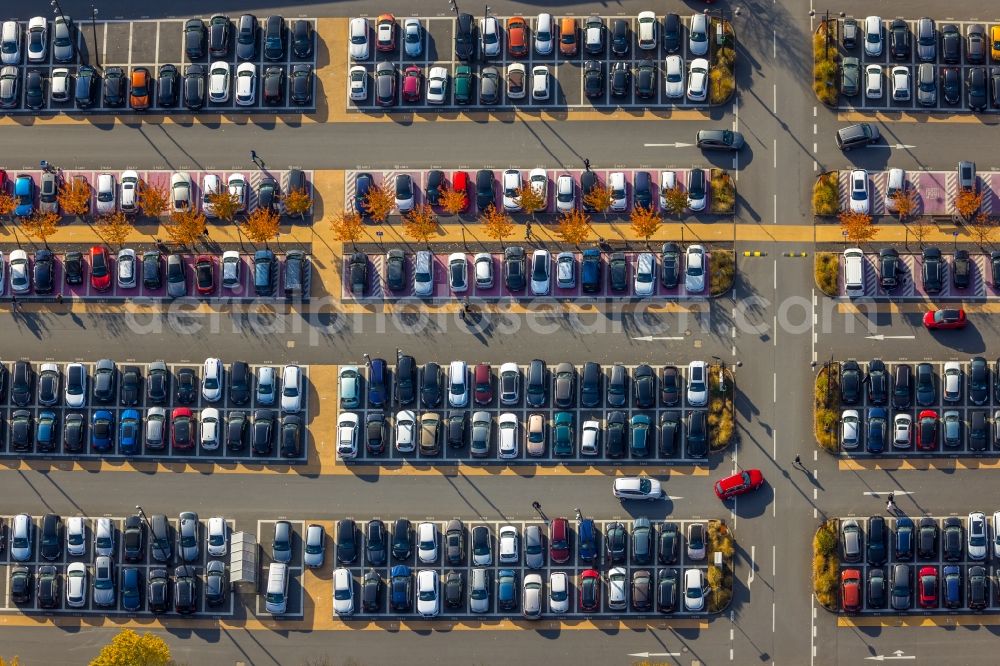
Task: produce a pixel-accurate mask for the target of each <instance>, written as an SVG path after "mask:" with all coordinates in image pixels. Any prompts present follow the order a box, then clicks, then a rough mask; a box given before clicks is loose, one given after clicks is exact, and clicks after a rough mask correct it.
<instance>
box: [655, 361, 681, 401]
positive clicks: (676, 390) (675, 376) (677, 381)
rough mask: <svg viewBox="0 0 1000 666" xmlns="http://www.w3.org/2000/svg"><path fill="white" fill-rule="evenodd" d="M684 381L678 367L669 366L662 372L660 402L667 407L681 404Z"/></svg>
mask: <svg viewBox="0 0 1000 666" xmlns="http://www.w3.org/2000/svg"><path fill="white" fill-rule="evenodd" d="M682 383H683V380H682V378H681V373H680V370H679V369H678V368H677V366H676V365H667V366H664V367H663V369H661V370H660V402H662V403H663V405H664V406H665V407H673V406H675V405H677V404H679V403H680V400H681V386H682Z"/></svg>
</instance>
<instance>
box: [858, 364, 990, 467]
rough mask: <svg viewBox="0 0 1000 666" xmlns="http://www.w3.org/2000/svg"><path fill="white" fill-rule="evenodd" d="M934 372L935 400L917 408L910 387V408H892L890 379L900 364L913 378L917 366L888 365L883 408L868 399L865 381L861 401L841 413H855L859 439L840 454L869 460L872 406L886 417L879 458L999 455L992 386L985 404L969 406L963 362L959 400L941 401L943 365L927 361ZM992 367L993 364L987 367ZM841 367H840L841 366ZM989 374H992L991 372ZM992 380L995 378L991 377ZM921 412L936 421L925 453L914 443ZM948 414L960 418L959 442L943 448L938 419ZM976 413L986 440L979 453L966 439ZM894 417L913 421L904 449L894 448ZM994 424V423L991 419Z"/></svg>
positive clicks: (864, 373)
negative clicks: (983, 421)
mask: <svg viewBox="0 0 1000 666" xmlns="http://www.w3.org/2000/svg"><path fill="white" fill-rule="evenodd" d="M924 363H928V364H929V365H930V366H931V368H932V370H933V373H934V377H933V379H934V400H932V401H928V404H926V405H924V404H921V405H916V402H915V397H916V396H915V393H914V392H913V390H912V387H911V404H912V405H913V406H911V407H910V408H908V409H903V410H897V409H893V408H892V400H891V399H892V390H893V382H892V380H891V378H892V377H894V376H895V372H896V367H897V366H899V365H903V364H906V365H910V366H911V376H912V378H914V379H915V378H916V367H915V366H916V363H914V362H887V363H886V364H885V365H886V369H887V374H888V375H889V378H890V380H889V381H888V386H889V398H890V400H889V402H888V403H886V404H882V405H876V404H875V403H873V402H872V401H871V400H870V397H871V396H870V395H869V392H868V390H867V380H865V381H866V386H865V387H864V388H865V390H863V391H862V396H861V400H860V401H859V402H858V404H856V405H855V404H852V405H848V404H843V405H842V406H841V410H847V409H854V410H857V412H858V416H859V418H860V419H861V421H862V425H864V426H865V427H862V428H861V429H860V431H861V434H862V438H861V441H860V442H859V444H858V447H857V448H855V449H846V448H844V447H843V446H841V455H842V456H850V457H871V456H872V455H873V454H872V453H871V452H870V451H869V446H868V441H867V436H868V433H867V414H868V413H869V408H871V407H883V408H884V409H885V410H886V412H887V414H888V424H887V429H886V442H885V447H884V449H883V451H881V452H880V453H878V455H879V456H886V457H905V458H928V457H940V456H979V457H992V456H997V455H1000V440H997V439H996V436H995V435H994V434H993V426H994V423H993V422H991V417H992V416H993V415H994V411H995V410H997V409H1000V401H998V400H997V398H998V397H1000V396H998V395H996V392H995V390H994V387H992V386H989V382H987V385H988V387H989V389H990V390H988V391H987V393H988V394H989V396H988V398H987V400H986V402H985V403H984V404H982V405H976V404H974V403H972V401H971V400H970V397H969V381H968V379H969V372H968V370H969V363H968V361H963V362H962V363H961V364H960V366H961V375H960V376H959V384H958V386H959V391H960V394H959V398H958V400H955V401H946V400H944V390H943V386H942V381H943V379H942V378H943V377H944V363H943V362H940V361H934V362H928V361H924ZM859 365H860V366H861V369H862V376H864V377H867V375H868V370H867V368H868V364H867V363H861V362H859ZM989 365H990V366H991V368H992V362H990V364H989ZM841 367H842V368H843V364H841ZM990 374H992V372H991V373H990ZM994 381H995V378H994ZM924 410H930V411H932V412H934V414H935V418H936V420H937V430H936V434H937V441H935V443H934V445H933V449H931V450H924V449H922V448H920V447H918V446H917V442H916V435H915V434H914V433H916V431H917V430H918V420H919V418H918V417H919V415H920V413H921V412H923V411H924ZM947 412H956V413H957V415H958V418H959V422H960V427H959V435H960V437H959V443H958V444H956V445H946V444H945V442H944V430H945V428H944V424H943V423H942V422H941V419H943V418H944V415H945V414H946V413H947ZM975 412H981V413H982V415H983V416H985V418H986V433H985V435H986V437H985V441H984V442H983V446H984V448H982V449H981V450H976V448H975V447H974V445H973V444H972V443H971V442H970V437H969V430H970V428H969V426H970V422H971V420H972V415H973V413H975ZM897 414H908V415H909V416H910V417H911V418H912V419H913V424H912V432H911V438H910V444H909V445H908V446H906V447H896V446H894V445H893V423H892V420H893V418H895V416H896V415H897ZM994 421H995V420H994ZM842 433H843V431H841V436H840V439H841V443H842V440H843V434H842Z"/></svg>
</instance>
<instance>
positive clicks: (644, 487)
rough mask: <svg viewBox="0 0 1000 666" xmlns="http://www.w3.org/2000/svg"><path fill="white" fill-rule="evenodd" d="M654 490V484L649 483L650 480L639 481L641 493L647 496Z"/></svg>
mask: <svg viewBox="0 0 1000 666" xmlns="http://www.w3.org/2000/svg"><path fill="white" fill-rule="evenodd" d="M652 488H653V484H652V483H650V482H649V479H639V492H641V493H643V494H644V495H645V494H647V493H649V491H650V490H652Z"/></svg>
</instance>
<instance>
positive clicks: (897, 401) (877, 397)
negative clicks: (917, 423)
mask: <svg viewBox="0 0 1000 666" xmlns="http://www.w3.org/2000/svg"><path fill="white" fill-rule="evenodd" d="M966 375H967V376H968V379H967V381H968V390H967V392H968V401H969V402H970V403H971V404H973V405H976V406H977V407H978V406H984V405H989V401H990V384H991V383H992V384H993V399H994V402H997V403H1000V359H997V361H996V362H994V364H993V372H992V373H991V372H990V367H989V364H988V363H987V362H986V359H985V358H983V357H982V356H975V357H973V358H972V359H970V360H969V362H968V368H967V369H965V368H963V364H962V363H959V362H958V361H949V362H947V363H945V364H944V375H943V377H942V378H941V380H940V381H941V399H942V400H943V401H944V402H945V403H951V404H955V405H960V404H961V403H962V395H963V383H965V376H966ZM991 375H993V381H992V382H991ZM914 395H915V396H916V405H917V406H918V407H934V406H936V405H937V404H939V400H938V381H937V379H936V378H935V374H934V366H933V365H932V364H930V363H917V364H916V372H915V373H914V366H913V365H911V364H910V363H905V362H904V363H893V367H892V373H891V374H890V372H889V370H888V368H887V366H886V364H885V362H884V361H883V360H882V359H878V358H876V359H873V360H872V361H870V362H869V363H868V364H867V373H866V372H864V371H862V369H861V366H860V365H859V364H858V362H857V361H854V360H848V361H844V362H842V363H841V364H840V402H841V403H842V404H844V405H857V404H860V403H861V402H862V401H863V400H864V399H865V398H867V401H868V404H870V405H876V406H885V405H887V404H890V402H891V405H892V408H893V409H897V410H904V409H909V408H910V407H911V406H912V405H913V404H914Z"/></svg>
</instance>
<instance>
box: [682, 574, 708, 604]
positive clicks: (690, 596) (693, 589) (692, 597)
mask: <svg viewBox="0 0 1000 666" xmlns="http://www.w3.org/2000/svg"><path fill="white" fill-rule="evenodd" d="M684 608H686V609H687V610H689V611H700V610H704V608H705V574H704V572H703V571H702V570H701V569H687V570H686V571H685V572H684Z"/></svg>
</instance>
